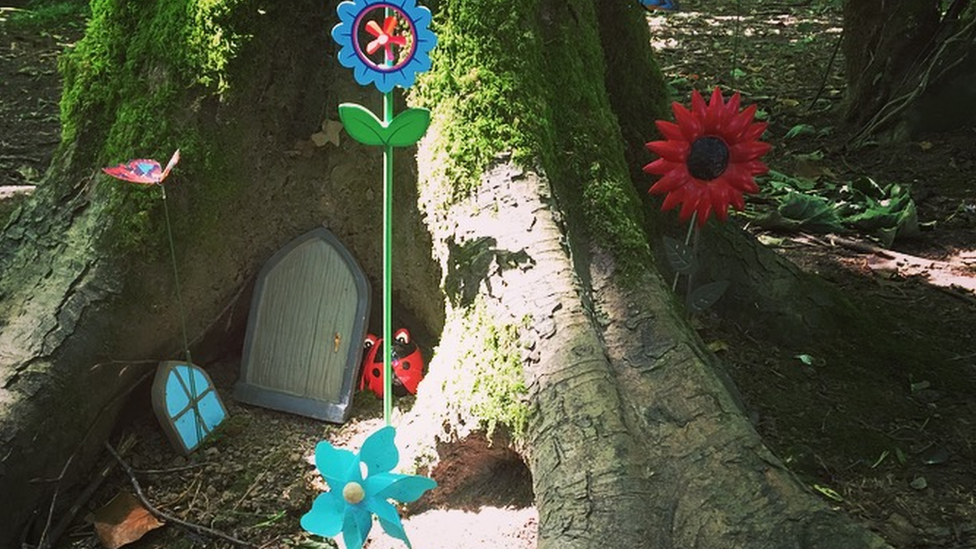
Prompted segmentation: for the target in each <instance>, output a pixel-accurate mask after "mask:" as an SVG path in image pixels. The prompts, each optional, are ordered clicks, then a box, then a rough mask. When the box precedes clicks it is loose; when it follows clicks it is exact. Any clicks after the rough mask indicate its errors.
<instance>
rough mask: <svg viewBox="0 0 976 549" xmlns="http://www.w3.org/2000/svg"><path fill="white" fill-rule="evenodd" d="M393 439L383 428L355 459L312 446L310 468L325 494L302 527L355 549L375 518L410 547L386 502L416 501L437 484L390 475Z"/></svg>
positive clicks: (323, 446)
mask: <svg viewBox="0 0 976 549" xmlns="http://www.w3.org/2000/svg"><path fill="white" fill-rule="evenodd" d="M395 434H396V430H395V429H394V428H393V427H390V426H386V427H383V428H382V429H380V430H378V431H376V432H375V433H373V434H372V435H370V436H369V438H367V439H366V441H365V442H363V447H362V448H361V449H360V451H359V454H354V453H353V452H350V451H349V450H341V449H338V448H335V447H333V446H332V445H331V444H329V443H328V442H324V441H323V442H320V443H319V444H318V446H316V447H315V466H316V467H317V468H318V470H319V472H320V473H321V474H322V478H324V479H325V482H326V483H327V484H328V485H329V491H328V492H325V493H322V494H320V495H319V496H318V497H316V498H315V501H314V502H313V503H312V509H311V510H310V511H309V512H308V513H306V514H305V515H304V516H302V520H301V524H302V528H304V529H305V530H307V531H309V532H311V533H313V534H317V535H320V536H325V537H334V536H336V535H338V534H339V532H342V539H343V541H344V542H345V544H346V547H347V548H349V549H355V548H360V547H362V546H363V544H364V543H365V542H366V536H367V535H369V531H370V528H372V526H373V515H376V517H377V518H378V519H379V522H380V526H382V527H383V530H384V531H385V532H386V533H387V534H389V535H390V536H393V537H395V538H397V539H400V540H403V542H404V543H406V544H407V547H410V540H408V539H407V534H406V532H404V530H403V524H402V523H401V522H400V515H399V514H398V513H397V510H396V508H395V507H394V506H393V504H391V503H390V502H389V501H387V500H390V499H393V500H396V501H400V502H403V503H410V502H412V501H416V500H417V499H418V498H420V496H422V495H423V494H424V492H426V491H427V490H430V489H431V488H434V487H435V486H437V483H436V482H434V481H433V480H432V479H429V478H427V477H421V476H416V475H402V474H398V473H391V472H390V471H392V470H393V467H395V466H396V464H397V462H398V461H399V460H400V454H399V452H398V451H397V448H396V446H395V445H394V443H393V438H394V436H395ZM363 466H365V469H366V472H365V473H364V472H363Z"/></svg>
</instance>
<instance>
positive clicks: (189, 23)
mask: <svg viewBox="0 0 976 549" xmlns="http://www.w3.org/2000/svg"><path fill="white" fill-rule="evenodd" d="M245 1H248V0H162V1H158V2H154V1H130V0H93V1H92V3H91V10H92V18H91V20H90V22H89V24H88V27H87V31H86V34H85V37H84V38H83V39H82V40H81V41H80V42H79V43H78V44H77V46H76V47H74V48H73V49H72V50H69V51H68V52H67V53H66V54H65V55H64V56H63V58H62V61H61V71H62V74H63V76H64V92H63V95H62V100H61V123H62V142H64V143H73V144H74V145H75V147H76V152H75V156H76V158H75V162H76V163H80V164H81V165H92V166H99V165H111V164H114V163H117V162H120V161H124V160H127V159H130V158H133V157H140V156H143V157H152V158H156V159H157V160H159V161H160V162H165V161H166V160H168V159H169V155H170V154H172V152H173V150H175V149H176V148H177V147H179V148H180V149H181V150H182V153H183V154H182V161H181V163H180V165H179V168H178V173H183V174H194V175H197V176H200V179H205V180H207V181H213V180H217V181H220V180H221V179H222V178H221V177H219V176H220V175H221V174H224V173H226V172H224V171H223V170H226V168H227V166H226V165H225V164H226V163H224V162H221V161H220V160H219V154H217V153H216V151H215V150H213V147H214V144H213V141H212V140H210V139H207V138H206V137H207V136H206V130H205V129H203V128H202V126H201V124H200V122H199V121H198V120H196V119H194V118H193V117H192V115H193V113H192V112H190V111H189V109H187V105H194V104H199V102H200V101H202V100H203V98H206V97H208V96H210V97H218V98H219V97H222V96H223V95H225V94H227V93H228V91H229V80H228V78H227V76H226V75H227V67H228V64H229V63H230V61H231V60H232V58H233V57H234V55H235V53H236V52H237V50H238V49H239V48H240V46H241V44H242V43H243V42H244V41H245V40H246V39H247V36H248V35H247V34H246V33H243V32H240V31H235V30H233V26H232V25H230V24H229V20H228V19H227V18H228V16H229V14H230V12H231V10H232V9H234V8H236V7H237V6H238V5H239V4H241V3H243V2H245ZM242 11H244V10H242ZM63 181H64V183H65V184H73V182H72V181H71V180H70V178H63ZM214 191H215V189H213V188H208V189H207V193H206V194H213V193H214ZM192 194H193V195H194V197H195V198H196V197H203V196H205V195H204V193H202V192H199V191H192ZM217 194H220V192H219V190H217ZM95 198H96V200H95V208H96V210H97V211H100V212H110V213H111V215H106V216H104V218H105V223H104V228H103V233H102V237H103V238H102V239H101V243H103V244H105V243H108V244H109V245H111V246H118V247H121V248H123V249H124V250H128V251H145V250H147V249H153V248H155V249H157V250H158V249H161V245H160V244H159V243H160V242H164V240H163V239H162V238H161V236H162V235H161V232H160V231H161V228H162V227H161V222H160V221H159V220H160V219H161V217H162V216H161V214H160V212H159V209H160V208H161V203H160V201H159V193H158V192H153V191H149V192H147V190H146V189H141V188H135V186H131V185H121V184H114V183H107V182H106V183H103V184H99V185H97V186H96V187H95ZM187 225H189V224H187ZM197 230H199V229H197Z"/></svg>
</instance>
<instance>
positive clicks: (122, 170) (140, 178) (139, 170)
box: [102, 158, 162, 185]
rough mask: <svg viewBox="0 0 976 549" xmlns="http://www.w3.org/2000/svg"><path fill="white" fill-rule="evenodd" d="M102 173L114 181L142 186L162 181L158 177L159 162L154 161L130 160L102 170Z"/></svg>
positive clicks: (159, 171) (159, 170)
mask: <svg viewBox="0 0 976 549" xmlns="http://www.w3.org/2000/svg"><path fill="white" fill-rule="evenodd" d="M102 171H103V172H105V173H107V174H108V175H111V176H112V177H114V178H116V179H121V180H122V181H129V182H132V183H140V184H143V185H152V184H154V183H159V182H160V181H162V178H161V177H160V175H161V174H162V170H161V169H160V166H159V162H156V161H155V160H146V159H141V158H140V159H138V160H130V161H128V162H126V163H124V164H119V165H118V166H113V167H111V168H102Z"/></svg>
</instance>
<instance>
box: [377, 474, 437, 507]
mask: <svg viewBox="0 0 976 549" xmlns="http://www.w3.org/2000/svg"><path fill="white" fill-rule="evenodd" d="M436 487H437V483H436V482H435V481H434V480H433V479H430V478H427V477H420V476H415V475H400V474H396V473H385V474H379V475H376V476H373V475H370V476H369V477H368V478H367V479H366V481H365V489H366V493H367V494H369V497H371V498H379V499H384V500H386V499H394V500H396V501H401V502H403V503H411V502H414V501H417V500H418V499H420V496H422V495H424V492H426V491H427V490H430V489H433V488H436Z"/></svg>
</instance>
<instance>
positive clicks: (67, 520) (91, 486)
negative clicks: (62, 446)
mask: <svg viewBox="0 0 976 549" xmlns="http://www.w3.org/2000/svg"><path fill="white" fill-rule="evenodd" d="M135 442H136V439H135V437H132V436H130V437H127V438H126V439H125V440H123V441H122V444H121V445H120V446H119V452H121V453H123V454H125V453H127V452H128V451H129V450H130V449H132V447H133V446H135ZM73 457H74V456H72V458H73ZM70 461H71V459H70V458H69V460H68V462H69V463H70ZM65 468H67V464H65ZM114 468H115V461H114V460H109V461H107V462H106V463H105V464H103V465H102V467H101V468H100V469H99V470H98V474H96V475H95V477H94V478H92V480H91V482H89V483H88V486H86V487H85V489H84V490H82V491H81V493H80V494H78V497H77V498H75V501H74V503H72V504H71V507H69V508H68V510H67V511H65V513H64V515H63V516H62V517H61V519H60V520H58V523H57V524H56V525H55V527H54V528H53V529H52V530H51V531H50V535H48V531H47V528H46V527H45V531H44V533H43V534H41V541H40V542H38V544H37V547H38V549H50V548H51V547H53V546H54V545H55V544H56V543H57V542H58V540H59V539H60V538H61V535H62V534H64V531H65V530H67V529H68V526H70V525H71V522H72V521H73V520H74V519H75V517H76V516H78V511H80V510H81V508H82V506H84V505H85V504H86V503H88V500H90V499H91V497H92V496H93V495H95V492H96V491H97V490H98V487H99V486H101V485H102V482H104V481H105V479H106V478H108V475H109V473H111V472H112V469H114ZM62 474H63V473H62ZM55 501H57V490H55V495H54V498H52V500H51V510H52V511H53V510H54V503H55ZM48 525H50V518H48Z"/></svg>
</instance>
